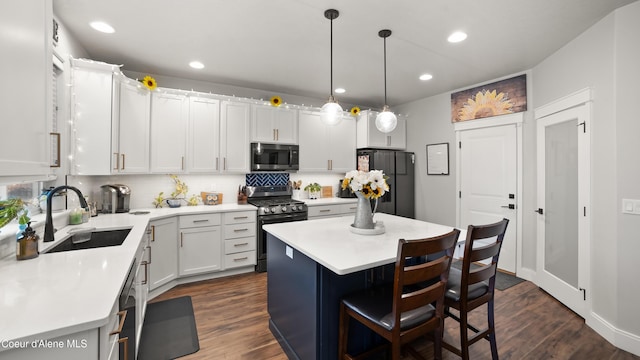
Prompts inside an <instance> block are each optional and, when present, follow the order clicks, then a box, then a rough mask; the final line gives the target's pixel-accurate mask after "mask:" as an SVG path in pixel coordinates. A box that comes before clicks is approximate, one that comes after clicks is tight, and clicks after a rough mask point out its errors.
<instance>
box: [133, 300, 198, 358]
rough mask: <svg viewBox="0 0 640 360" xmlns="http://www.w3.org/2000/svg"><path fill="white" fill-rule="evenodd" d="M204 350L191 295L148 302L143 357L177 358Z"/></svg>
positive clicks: (141, 352) (142, 340) (143, 338)
mask: <svg viewBox="0 0 640 360" xmlns="http://www.w3.org/2000/svg"><path fill="white" fill-rule="evenodd" d="M198 350H200V344H199V342H198V331H197V330H196V321H195V318H194V316H193V305H192V304H191V297H190V296H184V297H179V298H175V299H169V300H164V301H159V302H155V303H150V304H149V305H147V313H146V315H145V320H144V325H143V326H142V338H141V339H140V350H139V351H138V359H139V360H162V359H167V360H170V359H175V358H179V357H181V356H185V355H188V354H192V353H194V352H196V351H198Z"/></svg>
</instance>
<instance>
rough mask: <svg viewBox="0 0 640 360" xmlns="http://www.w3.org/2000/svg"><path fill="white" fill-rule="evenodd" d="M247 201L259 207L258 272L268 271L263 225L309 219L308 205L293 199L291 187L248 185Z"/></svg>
mask: <svg viewBox="0 0 640 360" xmlns="http://www.w3.org/2000/svg"><path fill="white" fill-rule="evenodd" d="M245 192H246V194H247V201H248V202H249V204H251V205H254V206H256V207H257V208H258V232H257V234H258V254H257V255H258V265H256V271H257V272H265V271H267V234H266V232H265V231H264V230H262V226H263V225H267V224H278V223H284V222H291V221H302V220H307V205H306V204H305V203H304V202H302V201H298V200H293V199H291V187H289V186H286V185H282V186H247V188H246V191H245Z"/></svg>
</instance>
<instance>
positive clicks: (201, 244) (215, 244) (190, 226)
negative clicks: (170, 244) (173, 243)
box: [178, 213, 222, 276]
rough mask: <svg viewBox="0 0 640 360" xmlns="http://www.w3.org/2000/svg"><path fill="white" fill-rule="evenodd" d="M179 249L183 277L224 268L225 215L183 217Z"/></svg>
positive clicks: (180, 269)
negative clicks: (222, 217)
mask: <svg viewBox="0 0 640 360" xmlns="http://www.w3.org/2000/svg"><path fill="white" fill-rule="evenodd" d="M179 221H180V236H179V239H178V243H179V244H178V246H179V250H178V252H179V253H180V261H179V262H178V264H179V271H178V273H179V274H180V276H188V275H196V274H202V273H207V272H212V271H219V270H221V269H222V228H221V226H220V224H221V215H220V214H219V213H215V214H201V215H181V216H180V220H179Z"/></svg>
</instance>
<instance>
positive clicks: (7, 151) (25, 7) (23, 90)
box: [0, 0, 53, 181]
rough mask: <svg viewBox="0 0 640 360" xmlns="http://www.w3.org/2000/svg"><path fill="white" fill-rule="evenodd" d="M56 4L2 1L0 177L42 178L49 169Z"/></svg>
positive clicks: (49, 0)
mask: <svg viewBox="0 0 640 360" xmlns="http://www.w3.org/2000/svg"><path fill="white" fill-rule="evenodd" d="M51 4H52V2H51V0H48V1H2V2H0V24H2V35H1V36H0V48H2V53H3V55H2V66H1V67H0V74H1V76H0V77H1V78H2V82H1V83H0V99H2V100H0V103H1V105H0V114H1V117H2V134H3V136H2V148H3V149H4V151H2V153H1V154H0V169H1V170H0V181H1V180H2V178H6V179H7V180H9V181H11V179H9V177H11V178H13V177H20V178H21V180H24V179H25V178H26V177H32V178H33V177H43V176H46V175H47V174H49V173H50V172H51V168H50V167H49V165H50V164H49V144H50V139H49V131H50V130H49V128H48V125H47V124H48V119H50V118H51V114H52V109H53V107H52V106H51V99H52V71H53V63H52V50H51V32H50V31H49V29H50V27H51V23H52V19H53V16H52V12H53V11H52V5H51Z"/></svg>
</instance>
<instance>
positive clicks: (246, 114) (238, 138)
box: [220, 100, 251, 174]
mask: <svg viewBox="0 0 640 360" xmlns="http://www.w3.org/2000/svg"><path fill="white" fill-rule="evenodd" d="M220 107H221V108H220V158H221V165H220V166H221V167H220V170H221V172H222V173H243V174H244V173H248V172H249V171H250V163H249V160H250V159H249V144H250V142H249V130H250V125H251V105H250V104H248V103H242V102H236V101H227V100H225V101H222V102H221V104H220Z"/></svg>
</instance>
